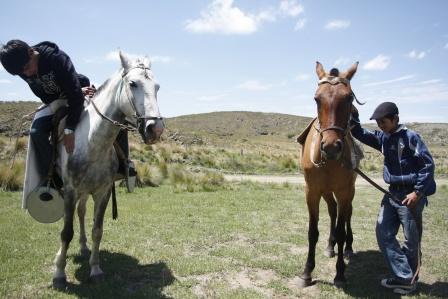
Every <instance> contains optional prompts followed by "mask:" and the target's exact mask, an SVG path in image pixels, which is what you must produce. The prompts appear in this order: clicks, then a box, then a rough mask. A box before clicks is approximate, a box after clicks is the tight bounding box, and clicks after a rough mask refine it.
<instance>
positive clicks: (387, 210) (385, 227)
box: [376, 192, 427, 283]
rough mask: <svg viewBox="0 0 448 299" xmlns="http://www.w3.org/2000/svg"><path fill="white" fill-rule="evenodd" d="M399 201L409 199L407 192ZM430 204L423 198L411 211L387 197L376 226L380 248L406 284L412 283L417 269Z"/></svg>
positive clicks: (399, 278) (393, 271) (397, 275)
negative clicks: (401, 237) (425, 211)
mask: <svg viewBox="0 0 448 299" xmlns="http://www.w3.org/2000/svg"><path fill="white" fill-rule="evenodd" d="M394 195H396V196H397V197H398V198H403V199H404V198H405V196H406V193H404V192H403V193H394ZM425 203H427V199H426V197H422V198H420V200H419V202H418V203H417V205H416V206H415V207H414V209H413V210H412V211H411V210H410V209H409V208H408V207H407V206H405V205H402V204H401V203H398V202H396V201H394V200H393V199H390V198H389V197H388V196H387V195H385V196H384V197H383V201H382V202H381V209H380V212H379V215H378V221H377V224H376V239H377V241H378V246H379V247H380V250H381V252H382V253H383V255H384V258H385V259H386V262H387V265H388V266H389V269H390V271H391V272H392V273H393V275H394V276H395V278H396V279H398V280H399V281H402V282H404V283H409V282H411V280H412V278H413V276H414V273H415V271H416V270H417V263H418V256H419V250H420V248H419V243H420V241H421V236H422V229H423V226H422V225H421V223H422V212H423V208H424V206H425ZM400 225H402V226H403V234H404V242H403V246H400V244H399V242H398V240H397V238H396V237H397V233H398V229H399V228H400Z"/></svg>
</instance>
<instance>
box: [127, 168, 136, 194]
mask: <svg viewBox="0 0 448 299" xmlns="http://www.w3.org/2000/svg"><path fill="white" fill-rule="evenodd" d="M136 175H137V172H136V171H135V165H134V162H132V161H131V160H128V163H127V165H126V167H125V176H126V177H125V182H126V188H127V189H128V192H129V193H132V192H134V188H135V181H136Z"/></svg>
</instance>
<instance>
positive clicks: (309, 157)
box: [298, 62, 359, 287]
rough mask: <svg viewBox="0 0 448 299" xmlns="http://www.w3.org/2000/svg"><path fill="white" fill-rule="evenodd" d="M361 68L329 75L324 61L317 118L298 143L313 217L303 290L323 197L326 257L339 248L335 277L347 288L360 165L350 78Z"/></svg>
mask: <svg viewBox="0 0 448 299" xmlns="http://www.w3.org/2000/svg"><path fill="white" fill-rule="evenodd" d="M357 67H358V63H355V64H353V65H352V66H351V67H350V68H349V69H348V70H347V71H346V72H344V73H339V70H337V69H332V70H331V71H330V73H326V72H325V70H324V68H323V66H322V65H321V64H320V63H319V62H317V65H316V73H317V76H318V77H319V85H318V88H317V91H316V95H315V100H316V104H317V115H318V116H317V118H316V119H314V120H313V121H312V122H311V124H310V125H309V126H308V128H307V129H306V130H305V131H304V132H303V133H302V134H301V136H299V138H298V142H300V143H301V144H302V145H303V146H302V155H301V166H302V169H303V171H304V176H305V183H306V186H305V194H306V203H307V206H308V212H309V227H308V258H307V261H306V264H305V269H304V271H303V274H302V275H301V284H302V287H306V286H309V285H311V283H312V282H311V272H312V271H313V269H314V267H315V253H316V243H317V240H318V237H319V231H318V221H319V202H320V198H321V197H323V198H324V199H325V201H326V202H327V206H328V213H329V214H330V219H331V225H330V237H329V239H328V246H327V248H326V251H325V254H326V256H329V257H332V256H334V255H335V252H334V245H335V244H337V245H338V257H337V262H336V271H337V272H336V277H335V278H334V283H335V285H336V286H343V285H344V284H345V276H344V270H345V263H344V254H343V248H344V243H345V244H346V247H345V255H346V256H351V255H353V249H352V243H353V234H352V229H351V225H350V218H351V216H352V200H353V197H354V195H355V180H356V174H355V172H354V171H353V168H354V167H356V166H357V165H356V164H357V163H358V162H359V161H356V160H353V158H354V154H353V152H352V149H353V146H354V143H353V139H352V137H351V135H350V128H349V125H348V123H349V120H350V114H351V110H352V101H353V98H354V94H353V92H352V90H351V87H350V79H351V78H352V77H353V75H354V74H355V72H356V69H357ZM346 228H347V231H346Z"/></svg>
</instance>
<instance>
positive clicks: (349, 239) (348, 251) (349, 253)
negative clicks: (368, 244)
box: [344, 201, 355, 258]
mask: <svg viewBox="0 0 448 299" xmlns="http://www.w3.org/2000/svg"><path fill="white" fill-rule="evenodd" d="M352 211H353V206H352V203H351V201H350V203H349V207H348V211H347V236H346V239H345V250H344V256H345V257H346V258H351V257H353V256H354V255H355V254H354V253H353V247H352V245H353V232H352V224H351V220H352Z"/></svg>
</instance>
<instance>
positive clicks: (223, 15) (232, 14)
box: [185, 0, 275, 34]
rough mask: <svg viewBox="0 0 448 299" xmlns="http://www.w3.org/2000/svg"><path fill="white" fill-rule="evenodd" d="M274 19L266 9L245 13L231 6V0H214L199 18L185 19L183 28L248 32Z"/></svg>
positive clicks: (203, 30)
mask: <svg viewBox="0 0 448 299" xmlns="http://www.w3.org/2000/svg"><path fill="white" fill-rule="evenodd" d="M274 19H275V17H274V16H273V15H272V14H271V13H270V12H268V11H263V12H261V13H260V14H258V15H253V14H247V13H245V12H243V11H242V10H241V9H239V8H238V7H236V6H233V0H214V1H213V2H212V3H211V4H210V5H209V6H208V7H207V9H206V10H204V11H202V12H201V16H200V18H198V19H195V20H187V21H186V24H185V29H186V30H187V31H190V32H193V33H222V34H250V33H253V32H255V31H257V29H258V27H259V25H260V23H261V22H263V21H272V20H274Z"/></svg>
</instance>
